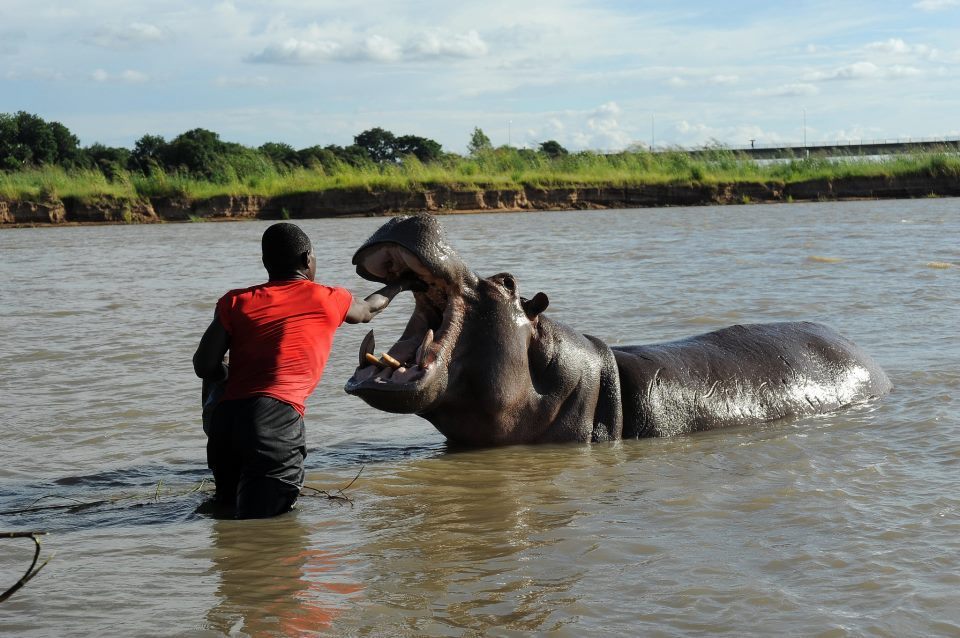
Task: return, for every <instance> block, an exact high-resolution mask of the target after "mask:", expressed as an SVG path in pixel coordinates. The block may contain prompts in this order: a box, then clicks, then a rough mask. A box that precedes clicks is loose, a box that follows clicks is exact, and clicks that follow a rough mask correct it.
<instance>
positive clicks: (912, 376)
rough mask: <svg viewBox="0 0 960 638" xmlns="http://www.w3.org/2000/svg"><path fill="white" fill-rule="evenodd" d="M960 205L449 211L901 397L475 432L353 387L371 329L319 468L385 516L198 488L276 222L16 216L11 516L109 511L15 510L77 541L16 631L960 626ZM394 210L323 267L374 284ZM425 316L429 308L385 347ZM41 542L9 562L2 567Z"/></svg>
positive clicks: (449, 222) (2, 488)
mask: <svg viewBox="0 0 960 638" xmlns="http://www.w3.org/2000/svg"><path fill="white" fill-rule="evenodd" d="M956 210H957V200H922V201H920V200H917V201H896V202H893V201H891V202H860V203H844V204H834V203H831V204H810V205H779V206H764V205H757V206H748V207H719V208H695V209H685V208H671V209H661V210H639V211H597V212H571V213H549V214H537V213H531V214H503V215H469V216H456V217H450V218H446V219H445V220H444V225H445V227H446V229H447V231H448V234H449V235H450V238H451V243H452V244H453V245H454V246H456V248H457V250H458V252H459V253H460V254H461V255H462V256H463V257H464V259H465V260H466V261H467V262H468V263H469V264H471V265H472V266H473V267H475V268H476V269H477V270H478V271H479V272H480V273H481V274H486V275H490V274H492V273H495V272H501V271H504V270H512V271H513V274H514V275H515V276H516V278H517V281H518V285H519V288H520V291H521V293H522V294H524V295H525V296H530V295H532V294H533V293H535V292H537V291H540V290H542V291H544V292H546V293H547V294H548V295H549V296H550V300H551V306H550V309H549V310H548V313H549V314H550V316H551V317H552V318H554V319H556V320H560V321H563V322H565V323H567V324H569V325H571V326H572V327H574V328H576V329H577V330H579V331H581V332H585V333H589V334H594V335H597V336H598V337H600V338H602V339H604V340H606V341H608V342H609V343H611V344H637V343H650V342H655V341H667V340H670V339H675V338H681V337H685V336H689V335H692V334H696V333H700V332H705V331H708V330H711V329H713V328H717V327H721V326H723V325H729V324H732V323H738V322H741V323H742V322H753V321H779V320H797V319H809V320H815V321H821V322H824V323H827V324H829V325H831V326H833V327H835V328H837V329H838V330H839V331H840V332H841V333H843V334H845V335H847V336H849V337H851V338H853V339H854V340H855V341H857V342H858V343H859V344H860V345H861V346H862V347H863V348H864V349H865V350H866V351H867V352H869V353H871V355H872V356H873V357H874V358H875V359H876V360H877V361H878V362H880V363H881V364H882V365H883V366H884V367H885V368H886V370H887V372H888V374H889V376H890V378H891V379H892V380H893V382H894V384H895V386H896V389H895V391H894V393H893V394H892V395H890V396H889V397H886V398H885V399H884V400H883V401H881V402H878V403H876V404H874V405H871V406H868V407H867V408H864V409H859V410H850V411H847V412H844V413H841V414H837V415H829V416H826V417H819V418H810V419H805V420H802V421H799V422H795V423H787V424H771V425H768V426H765V427H758V428H744V429H737V430H727V431H721V432H710V433H704V434H700V435H697V436H690V437H683V438H677V439H657V440H647V441H625V442H622V443H614V444H604V445H592V446H578V445H572V446H541V447H517V448H507V449H500V450H483V451H470V452H458V453H451V452H447V451H446V448H445V445H444V442H443V439H442V437H440V436H439V435H438V434H437V432H436V431H435V430H434V429H433V428H432V427H431V426H430V425H429V424H428V423H426V422H425V421H423V420H422V419H420V418H418V417H416V416H413V415H393V414H386V413H381V412H377V411H375V410H373V409H371V408H369V407H368V406H367V405H366V404H364V403H363V402H362V401H359V400H358V399H356V398H354V397H349V396H346V395H345V394H344V392H343V390H342V383H343V381H344V380H345V379H347V378H348V377H349V376H350V374H351V373H352V372H353V369H354V367H355V365H356V360H357V347H358V346H359V343H360V340H361V339H362V337H363V335H364V334H365V333H366V331H367V329H368V326H360V327H356V326H345V327H344V328H343V329H342V330H341V331H338V334H337V339H336V341H335V343H334V349H333V352H332V353H331V358H330V360H329V362H328V366H327V369H326V371H325V374H324V380H323V382H322V383H321V385H320V387H319V388H318V389H317V391H316V392H315V393H314V395H313V396H312V397H311V398H310V400H309V401H308V405H307V418H306V423H307V437H308V438H307V443H308V449H309V456H308V457H307V472H308V476H307V478H308V482H309V484H310V485H314V486H316V487H318V488H322V489H326V490H329V491H336V490H337V489H338V488H341V487H344V486H346V485H347V484H348V483H350V481H351V480H352V479H353V478H354V477H355V476H356V475H357V473H358V471H360V469H361V467H362V468H363V472H362V474H361V476H360V477H359V479H358V480H357V482H356V483H355V484H353V485H352V486H351V487H350V488H349V489H348V490H347V494H348V496H350V498H351V499H352V500H353V506H352V507H351V506H350V505H349V504H346V503H341V502H334V501H328V500H326V499H322V498H304V499H301V502H300V505H299V507H298V510H297V511H296V512H294V513H292V514H290V515H287V516H283V517H280V518H278V519H274V520H270V521H229V520H213V519H210V518H207V517H204V516H199V515H197V514H195V513H194V510H195V508H196V506H197V505H198V504H199V502H200V501H201V500H202V499H203V498H204V497H205V496H204V495H202V494H193V493H191V494H187V495H185V496H181V497H178V498H173V497H172V496H170V495H172V494H174V493H179V492H189V491H190V490H191V488H192V487H193V486H196V485H199V483H200V481H201V480H202V479H203V478H204V477H208V476H209V472H208V470H207V469H206V466H205V458H204V443H205V439H204V436H203V433H202V431H201V430H200V424H199V414H198V407H197V391H198V383H197V380H196V378H195V377H194V376H193V372H192V369H191V366H190V357H191V355H192V353H193V350H194V348H195V347H196V343H197V340H198V339H199V336H200V333H201V332H202V330H203V328H204V327H205V326H206V325H207V323H208V322H209V317H210V313H211V312H212V308H213V302H214V300H215V299H216V298H218V297H219V296H220V295H221V294H222V293H223V292H224V291H225V290H227V289H229V288H235V287H239V286H245V285H249V284H250V283H252V282H256V281H258V280H260V278H262V276H263V275H262V266H261V264H260V263H259V257H258V255H259V237H260V233H261V232H262V230H263V229H264V228H265V226H266V223H261V222H250V223H237V224H182V225H175V224H165V225H156V226H142V227H123V226H111V227H97V228H63V229H38V230H24V231H3V232H0V254H2V255H3V257H4V258H3V260H2V263H0V268H2V269H3V273H2V276H0V299H2V300H3V303H0V336H2V338H0V370H3V371H4V373H5V374H3V375H0V397H2V403H3V406H4V418H5V422H4V430H3V432H4V435H5V437H4V453H3V463H0V512H2V511H7V510H16V509H18V508H23V507H25V506H27V505H29V504H30V503H32V502H33V501H35V500H36V499H38V498H42V499H45V500H42V501H40V502H41V503H49V504H56V503H66V504H68V505H69V504H72V503H74V501H73V500H71V499H76V500H79V501H82V502H91V501H98V500H103V499H106V500H107V501H108V503H106V504H103V505H101V506H97V507H86V508H79V509H72V508H64V509H51V510H43V511H40V512H33V513H30V514H2V513H0V530H6V529H46V530H48V531H50V532H51V533H50V534H49V535H48V536H47V537H45V538H44V547H45V548H46V549H48V550H49V551H50V553H53V552H56V557H55V558H54V560H53V561H52V562H51V563H50V564H49V565H48V566H47V567H46V568H45V569H44V570H43V572H42V573H41V574H40V575H39V576H38V577H37V578H36V579H34V581H32V582H31V583H30V584H29V585H28V586H27V587H25V588H23V589H22V590H21V591H19V592H17V594H16V595H15V596H14V597H13V598H11V599H10V600H8V601H7V602H5V603H4V604H3V609H2V613H0V635H4V636H5V635H11V636H18V637H20V636H24V637H27V638H33V637H37V638H40V637H42V638H46V637H48V636H52V635H96V636H103V637H106V636H124V637H125V636H131V635H135V636H139V635H151V636H153V635H158V636H167V635H178V636H179V635H182V636H196V635H202V636H221V635H249V636H259V635H277V636H280V635H299V634H305V635H311V634H319V635H331V636H341V635H347V636H380V635H383V636H394V635H400V636H408V635H410V636H433V635H444V636H446V635H451V636H462V635H496V636H510V635H541V634H549V635H557V636H577V637H579V636H620V635H660V636H676V635H690V634H702V635H711V636H737V637H740V636H744V635H757V636H769V635H802V636H808V635H809V636H816V635H823V636H834V635H835V636H847V635H855V636H862V635H877V636H906V635H911V636H913V635H923V636H926V635H960V604H958V598H957V592H958V591H960V577H958V576H957V574H960V540H958V539H960V495H958V493H957V490H956V484H957V472H958V470H960V427H958V426H960V422H958V416H957V415H958V414H960V370H958V366H957V361H958V360H960V351H958V342H957V321H956V318H957V312H956V309H957V307H958V306H960V281H958V276H960V268H957V267H955V266H956V265H960V248H958V244H957V241H956V238H957V237H958V236H960V217H958V216H957V214H956ZM382 221H383V220H382V219H375V218H373V219H349V220H304V221H303V222H302V223H303V226H304V228H305V230H306V231H307V232H308V233H309V234H310V235H311V237H313V238H314V239H315V242H316V243H317V244H323V248H324V250H323V251H322V253H321V252H320V251H318V254H321V257H320V258H319V259H320V262H321V263H319V264H318V270H319V271H320V273H321V275H320V276H321V279H323V280H324V281H325V282H328V283H335V284H343V285H346V286H348V287H349V288H351V289H352V290H353V291H354V292H355V293H358V294H364V293H369V292H371V291H372V290H373V286H371V285H370V283H369V282H364V281H362V280H360V279H358V278H357V277H356V275H355V274H354V273H353V268H352V266H351V264H350V258H351V256H352V252H353V250H354V248H355V247H356V246H358V245H360V244H361V243H362V242H363V241H364V240H365V239H366V238H367V236H369V234H370V233H371V232H373V230H374V229H375V228H376V227H377V226H379V225H380V224H381V223H382ZM103 255H109V256H110V257H111V259H113V260H115V261H116V263H136V264H138V269H137V270H135V271H134V270H123V269H111V270H110V271H109V273H107V272H105V271H104V269H103V257H102V256H103ZM64 263H65V264H68V265H69V267H67V268H61V267H60V265H61V264H64ZM224 264H229V265H230V267H224ZM946 264H950V265H951V266H950V267H944V265H946ZM38 272H55V273H57V274H56V276H51V277H37V276H36V273H38ZM197 272H202V273H204V276H203V277H200V278H198V277H197V275H196V273H197ZM411 310H412V303H411V302H410V299H409V298H408V297H403V298H398V299H397V300H396V301H395V302H394V304H392V305H391V308H390V310H389V311H388V312H387V313H385V314H384V315H381V316H379V317H378V318H377V321H376V324H375V328H376V331H377V333H378V339H379V338H380V337H383V341H384V342H390V341H391V340H392V339H391V337H392V338H396V337H397V336H399V334H400V333H401V332H402V331H403V327H404V325H405V324H406V321H407V319H408V317H409V313H410V312H411ZM161 481H162V486H161ZM121 496H130V497H131V498H129V499H126V500H123V501H121V502H113V501H114V500H115V499H116V498H117V497H121ZM155 496H159V498H156V497H155ZM134 497H135V498H134ZM10 551H12V548H11V550H10ZM22 560H23V556H22V555H21V554H20V553H19V552H17V553H15V554H14V553H3V552H0V572H3V573H5V574H6V573H10V574H13V573H14V572H17V571H18V570H20V569H22V565H21V562H22ZM18 576H19V574H17V577H18Z"/></svg>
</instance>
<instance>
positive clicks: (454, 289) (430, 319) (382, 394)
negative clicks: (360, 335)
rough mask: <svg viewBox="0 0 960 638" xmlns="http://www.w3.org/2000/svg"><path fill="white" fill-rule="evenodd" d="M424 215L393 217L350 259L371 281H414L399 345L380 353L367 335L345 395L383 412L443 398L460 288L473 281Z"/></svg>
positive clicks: (459, 318)
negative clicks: (411, 305) (411, 303)
mask: <svg viewBox="0 0 960 638" xmlns="http://www.w3.org/2000/svg"><path fill="white" fill-rule="evenodd" d="M442 233H443V231H442V229H441V228H440V226H439V224H437V223H436V222H435V221H434V220H433V219H432V218H430V217H425V216H418V217H406V218H395V219H394V220H391V222H390V223H388V224H387V225H386V226H384V227H382V228H381V229H380V230H379V231H377V232H376V233H375V234H374V235H373V236H372V237H371V238H370V239H369V240H367V242H366V243H365V244H364V245H363V246H361V248H360V249H359V250H358V251H357V252H356V254H355V255H354V257H353V263H354V264H355V265H356V267H357V273H358V274H359V275H360V276H361V277H364V278H365V279H369V280H372V281H379V282H382V283H392V282H395V281H402V280H413V281H415V282H416V283H415V284H414V286H413V295H414V299H415V302H416V305H415V308H414V311H413V314H412V315H411V317H410V320H409V321H408V322H407V326H406V328H405V329H404V331H403V334H402V335H401V336H400V339H399V340H398V341H397V342H396V343H395V344H393V345H392V346H391V347H390V349H389V350H387V351H386V352H385V353H383V354H378V353H377V350H376V342H375V340H374V336H373V331H372V330H371V331H370V332H369V333H368V334H367V336H366V337H365V338H364V340H363V342H362V343H361V345H360V356H359V365H358V367H357V369H356V370H355V371H354V374H353V376H352V377H350V379H349V380H348V381H347V383H346V386H345V388H344V389H345V390H346V392H347V393H349V394H354V395H357V396H359V397H360V398H362V399H363V400H364V401H366V402H367V403H369V404H370V405H371V406H373V407H375V408H377V409H380V410H384V411H387V412H400V413H411V412H419V411H421V410H423V409H425V408H426V407H428V406H429V405H430V403H432V402H433V401H434V400H435V399H436V398H437V397H438V396H439V395H440V394H442V392H443V390H444V388H445V387H446V382H447V367H448V365H449V363H450V360H451V358H452V353H453V349H454V346H455V345H456V342H457V339H458V337H459V336H460V331H461V328H462V326H463V317H464V305H465V304H464V296H463V284H464V283H465V281H466V280H467V279H469V278H470V277H471V276H473V275H472V273H470V271H469V270H468V269H467V268H466V267H465V266H464V264H463V262H462V261H460V259H459V258H458V257H457V256H456V254H455V253H454V252H453V250H452V249H450V248H449V246H448V245H447V244H446V241H445V240H444V238H443V234H442Z"/></svg>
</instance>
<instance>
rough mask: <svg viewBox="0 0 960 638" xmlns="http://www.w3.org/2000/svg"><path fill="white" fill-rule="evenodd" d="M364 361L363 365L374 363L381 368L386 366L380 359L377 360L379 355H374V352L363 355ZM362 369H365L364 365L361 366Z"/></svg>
mask: <svg viewBox="0 0 960 638" xmlns="http://www.w3.org/2000/svg"><path fill="white" fill-rule="evenodd" d="M362 361H363V363H372V364H373V365H375V366H379V367H381V368H382V367H384V366H385V364H384V363H383V361H380V359H377V355H375V354H373V353H372V352H367V353H365V354H364V355H363V359H362ZM360 367H363V365H362V364H361V366H360Z"/></svg>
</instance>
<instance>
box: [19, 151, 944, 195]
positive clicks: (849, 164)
mask: <svg viewBox="0 0 960 638" xmlns="http://www.w3.org/2000/svg"><path fill="white" fill-rule="evenodd" d="M876 176H885V177H907V176H929V177H956V178H960V157H958V156H957V155H956V154H955V153H949V152H946V151H945V152H932V153H923V154H904V155H894V156H890V157H888V158H885V159H882V160H876V159H867V158H845V159H838V158H833V159H828V158H822V157H813V158H808V159H795V160H790V161H784V162H776V163H771V162H764V163H758V162H756V161H754V160H751V159H748V158H746V157H744V156H740V155H737V154H735V153H733V152H731V151H725V150H717V151H715V152H713V153H710V154H709V155H701V156H691V155H689V154H687V153H684V152H682V151H677V152H667V153H646V152H640V153H617V154H609V155H602V154H597V153H575V154H570V155H564V156H560V157H556V158H550V157H547V156H545V155H542V154H531V153H526V154H524V153H504V152H499V151H498V152H491V153H487V154H483V155H481V156H480V157H471V158H464V157H458V156H447V157H445V158H443V159H442V160H440V161H437V162H433V163H430V164H423V163H421V162H419V161H417V160H416V159H415V158H409V159H408V160H405V161H404V162H402V163H400V164H391V165H386V166H376V165H367V166H363V167H354V166H350V165H347V164H340V165H338V166H336V167H335V168H333V169H329V168H328V169H326V170H325V169H324V168H322V167H319V166H318V167H316V168H294V169H285V170H282V169H277V168H275V167H272V166H271V167H268V168H266V169H264V170H263V171H262V172H261V173H259V174H256V175H253V176H247V177H245V178H243V179H239V178H235V179H232V180H224V181H220V182H213V181H203V180H198V179H196V178H192V177H189V176H187V175H184V174H176V173H174V174H170V173H164V172H160V171H157V172H154V173H152V174H151V175H149V176H145V175H142V174H139V173H131V172H127V171H117V172H114V173H113V174H112V176H111V178H109V179H108V178H107V177H106V176H105V175H104V174H103V173H102V172H101V171H99V170H97V169H82V170H65V169H62V168H57V167H41V168H32V169H26V170H21V171H14V172H0V197H2V198H4V199H7V200H44V199H57V198H59V199H64V198H77V199H81V200H86V201H89V200H95V199H101V198H118V199H135V198H140V197H158V196H166V197H186V198H189V199H205V198H209V197H213V196H217V195H259V196H265V197H273V196H277V195H286V194H295V193H305V192H316V191H323V190H329V189H362V190H384V189H390V190H399V191H404V190H408V191H419V190H425V189H429V188H433V187H436V186H450V187H454V188H462V189H486V188H503V189H509V188H520V187H524V186H530V187H540V188H550V187H573V186H581V187H591V186H597V187H623V186H637V185H645V184H717V183H731V182H754V183H756V182H778V183H793V182H802V181H807V180H814V179H844V178H851V177H876Z"/></svg>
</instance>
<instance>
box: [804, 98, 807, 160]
mask: <svg viewBox="0 0 960 638" xmlns="http://www.w3.org/2000/svg"><path fill="white" fill-rule="evenodd" d="M803 148H804V150H806V148H807V108H806V107H804V108H803Z"/></svg>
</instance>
